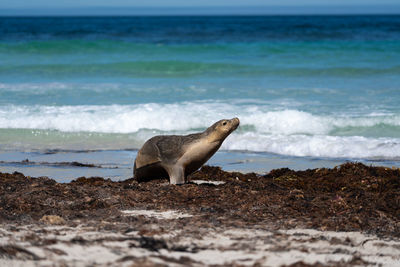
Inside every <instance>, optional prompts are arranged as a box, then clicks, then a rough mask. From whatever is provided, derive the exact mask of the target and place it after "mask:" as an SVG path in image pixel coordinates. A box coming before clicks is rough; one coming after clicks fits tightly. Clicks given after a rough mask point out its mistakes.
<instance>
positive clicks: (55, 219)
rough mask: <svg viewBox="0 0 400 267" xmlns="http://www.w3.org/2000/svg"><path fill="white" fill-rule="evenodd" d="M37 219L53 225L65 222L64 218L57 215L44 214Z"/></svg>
mask: <svg viewBox="0 0 400 267" xmlns="http://www.w3.org/2000/svg"><path fill="white" fill-rule="evenodd" d="M39 221H40V222H42V223H45V224H53V225H61V224H65V220H64V219H63V218H61V217H60V216H57V215H44V216H43V217H42V218H41V219H40V220H39Z"/></svg>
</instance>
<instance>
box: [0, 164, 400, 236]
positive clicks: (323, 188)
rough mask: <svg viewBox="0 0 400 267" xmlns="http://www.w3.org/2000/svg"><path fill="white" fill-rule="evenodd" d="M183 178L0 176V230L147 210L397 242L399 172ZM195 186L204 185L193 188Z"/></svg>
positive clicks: (218, 173)
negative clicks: (174, 181)
mask: <svg viewBox="0 0 400 267" xmlns="http://www.w3.org/2000/svg"><path fill="white" fill-rule="evenodd" d="M188 179H189V183H187V184H185V185H181V186H172V185H169V184H168V181H166V180H153V181H150V182H146V183H138V182H136V181H135V180H134V179H128V180H125V181H121V182H114V181H111V180H109V179H104V178H101V177H92V178H85V177H80V178H78V179H76V180H74V181H72V182H70V183H57V182H55V181H54V180H52V179H50V178H47V177H39V178H32V177H27V176H24V175H23V174H21V173H17V172H15V173H13V174H7V173H0V192H1V194H0V223H9V222H15V223H17V222H18V223H20V224H27V223H33V222H38V221H39V220H40V219H41V218H43V216H45V215H57V216H60V217H61V218H63V219H64V220H65V221H66V222H67V223H68V222H70V221H73V220H76V219H79V220H80V221H82V220H83V221H84V220H102V221H109V222H112V221H118V222H121V221H122V222H123V221H126V220H133V219H132V217H126V216H123V215H121V212H120V211H121V210H127V209H151V210H160V211H165V210H178V211H181V212H186V213H190V214H193V215H197V216H194V217H192V218H190V219H188V220H184V221H185V222H186V223H190V224H194V225H199V226H202V227H212V226H215V225H218V226H221V225H223V226H232V225H235V226H238V225H239V226H240V225H259V224H268V225H271V227H273V228H276V229H285V228H294V227H302V228H313V229H320V230H334V231H364V232H366V233H372V234H377V235H380V236H392V237H400V170H399V169H396V168H393V169H390V168H385V167H371V166H366V165H363V164H361V163H346V164H343V165H340V166H337V167H335V168H333V169H327V168H321V169H310V170H305V171H293V170H290V169H287V168H283V169H277V170H272V171H271V172H270V173H268V174H266V175H259V174H255V173H249V174H243V173H239V172H225V171H223V170H221V169H220V168H219V167H210V166H204V167H202V168H201V169H200V170H199V171H197V172H195V173H194V174H192V175H191V176H189V178H188ZM196 180H203V181H210V182H203V183H202V184H196V183H194V181H196ZM190 181H193V182H190ZM211 181H222V182H223V183H219V184H213V183H212V182H211ZM139 219H140V218H139ZM139 219H138V218H136V219H135V220H139ZM136 223H140V221H136Z"/></svg>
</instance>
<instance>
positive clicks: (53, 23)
mask: <svg viewBox="0 0 400 267" xmlns="http://www.w3.org/2000/svg"><path fill="white" fill-rule="evenodd" d="M399 29H400V16H326V17H324V16H282V17H280V16H270V17H268V16H265V17H227V16H226V17H212V16H211V17H57V18H40V17H37V18H12V17H8V18H6V17H3V18H0V151H1V152H3V153H6V154H3V155H7V156H4V157H5V158H4V157H3V160H2V162H3V163H0V168H2V167H1V166H3V168H5V167H4V166H5V165H6V164H9V163H10V164H11V163H12V162H15V161H16V160H15V159H13V157H12V156H10V155H14V154H9V153H14V152H15V153H22V154H23V155H25V154H24V153H28V154H27V155H28V156H27V157H28V158H29V155H30V154H29V153H33V152H34V153H46V151H54V150H57V151H65V150H68V151H78V150H79V151H82V150H84V151H93V150H96V151H120V152H121V153H122V154H121V155H123V154H124V152H123V151H131V150H132V151H135V149H138V148H140V146H141V145H142V144H143V142H144V141H145V140H146V139H148V138H150V137H151V136H153V135H156V134H187V133H192V132H196V131H202V130H204V129H205V128H206V127H208V126H209V125H211V124H212V123H213V122H215V121H217V120H219V119H221V118H232V117H239V118H240V120H241V126H240V128H239V129H238V130H237V131H235V132H234V133H233V134H232V135H231V136H230V137H229V138H228V139H227V140H226V141H225V143H224V144H223V146H222V150H223V151H225V152H226V153H228V154H224V155H225V157H229V155H237V158H238V159H239V158H240V160H242V161H243V162H246V160H244V159H243V158H242V156H243V155H249V154H246V153H250V154H251V153H256V154H254V155H259V156H258V157H260V158H263V156H260V155H264V156H265V157H266V158H268V159H270V160H271V162H272V161H273V160H272V158H274V157H275V156H273V155H276V157H277V158H280V159H282V167H286V166H285V164H286V165H290V164H292V163H290V164H288V163H287V162H286V161H285V160H284V159H285V158H287V157H289V158H291V161H293V162H297V163H299V162H302V163H301V164H300V165H298V164H297V163H296V164H297V165H296V164H292V165H290V166H295V167H296V166H297V167H298V166H303V167H304V168H307V167H308V166H309V165H310V164H311V161H310V160H308V159H313V160H317V161H318V160H321V161H319V162H325V163H323V164H322V163H321V164H322V165H324V164H327V165H329V166H330V165H332V164H331V163H329V164H328V163H327V162H335V163H340V162H344V161H348V160H360V161H364V162H382V164H384V165H388V166H389V165H396V166H399V165H400V163H399V162H400V105H399V103H400V86H399V84H400V31H399ZM225 152H224V153H225ZM104 153H105V152H104ZM229 153H231V154H229ZM235 153H236V154H235ZM238 153H239V154H238ZM240 153H243V154H240ZM260 153H261V154H260ZM56 154H57V153H56ZM71 155H74V154H71ZM107 155H108V154H107ZM119 155H120V154H119ZM240 155H242V156H240ZM252 155H253V154H252ZM7 157H10V158H9V159H8V158H7ZM71 157H72V156H71ZM246 157H247V156H246ZM248 157H249V158H250V156H248ZM118 158H121V157H119V156H118ZM122 158H123V157H122ZM122 158H121V160H122ZM82 160H83V161H84V162H91V156H89V155H87V158H86V160H84V159H82ZM132 160H133V159H132ZM69 161H75V160H74V159H73V157H72V158H71V159H70V160H69ZM122 161H123V160H122ZM256 162H257V161H256ZM262 162H263V163H259V164H258V165H257V166H254V165H251V168H253V167H254V168H255V169H257V170H263V169H264V170H268V169H270V167H271V166H272V163H271V164H269V165H268V162H269V161H268V160H266V161H262ZM217 163H218V162H217ZM220 163H221V164H223V166H224V167H225V168H228V169H229V168H230V167H228V165H229V164H228V163H226V164H225V165H224V163H223V161H220ZM2 164H3V165H2ZM13 164H14V163H13ZM233 165H234V164H233ZM278 165H279V164H278ZM7 166H10V165H7ZM13 166H17V165H15V164H14V165H13ZM18 166H20V165H18ZM18 166H17V167H16V168H17V169H18V170H20V169H19V168H23V167H18ZM35 166H36V165H35ZM247 166H250V165H247ZM263 166H264V167H263ZM274 166H275V165H274ZM31 167H32V166H31ZM31 167H30V168H31ZM7 168H8V169H7V170H9V167H7ZM52 168H53V169H54V166H53V167H52ZM299 168H301V167H299ZM238 169H242V170H248V168H247V167H246V164H244V163H243V164H242V165H240V168H238ZM111 172H112V171H111ZM84 175H87V174H86V173H85V174H84ZM110 175H111V174H110ZM111 176H112V175H111ZM117 176H119V177H124V176H125V175H122V174H118V175H117Z"/></svg>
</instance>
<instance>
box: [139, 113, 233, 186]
mask: <svg viewBox="0 0 400 267" xmlns="http://www.w3.org/2000/svg"><path fill="white" fill-rule="evenodd" d="M239 123H240V121H239V119H238V118H233V119H231V120H220V121H217V122H216V123H214V124H213V125H211V126H210V127H209V128H207V129H206V130H205V131H204V132H201V133H195V134H189V135H158V136H154V137H152V138H150V139H149V140H147V141H146V143H144V145H143V147H142V148H141V149H140V150H139V152H138V154H137V157H136V159H135V164H134V167H133V175H134V178H135V179H136V180H137V181H139V182H141V181H148V180H151V179H156V178H161V177H165V178H167V177H169V181H170V183H171V184H183V183H185V181H186V177H187V176H188V175H189V174H191V173H193V172H194V171H196V170H197V169H199V168H200V167H201V166H202V165H203V164H204V163H206V161H207V160H208V159H209V158H211V156H212V155H214V153H215V152H217V150H218V149H219V147H220V146H221V145H222V142H223V141H224V140H225V138H226V137H227V136H228V135H229V134H230V133H231V132H233V131H234V130H236V128H237V127H238V126H239Z"/></svg>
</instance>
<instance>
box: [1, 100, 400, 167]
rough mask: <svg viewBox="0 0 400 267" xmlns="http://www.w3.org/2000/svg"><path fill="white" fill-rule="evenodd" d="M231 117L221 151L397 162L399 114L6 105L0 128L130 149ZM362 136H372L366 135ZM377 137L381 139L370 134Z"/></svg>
mask: <svg viewBox="0 0 400 267" xmlns="http://www.w3.org/2000/svg"><path fill="white" fill-rule="evenodd" d="M232 117H239V118H240V120H241V127H240V128H239V129H238V130H237V131H236V132H235V133H234V134H232V136H230V137H229V138H228V139H227V140H226V142H225V143H224V145H223V147H222V148H223V149H227V150H249V151H265V152H271V153H278V154H285V155H292V156H316V157H345V158H391V159H393V158H400V134H398V133H397V134H398V135H396V131H397V130H398V127H400V116H399V115H394V114H378V113H374V114H364V115H362V116H361V115H358V116H349V115H339V114H331V115H317V114H312V113H309V112H304V111H299V110H294V109H282V110H274V109H271V107H270V106H268V105H259V104H250V103H248V104H240V105H238V104H237V103H233V104H232V103H228V102H217V101H215V102H210V101H198V102H182V103H175V104H156V103H148V104H138V105H108V106H107V105H104V106H89V105H87V106H12V105H9V106H3V107H0V129H10V128H13V129H41V130H57V131H61V132H66V133H68V132H69V133H75V132H87V133H88V134H89V133H111V134H126V135H128V136H129V138H127V142H128V141H129V144H130V145H131V144H132V139H134V141H135V142H134V143H135V144H141V143H143V142H144V141H145V140H146V139H147V138H149V137H151V136H152V135H154V134H158V133H164V134H168V133H173V134H186V133H190V132H194V131H200V130H202V129H205V128H206V127H208V126H209V125H211V124H212V123H213V122H215V121H217V120H219V119H221V118H232ZM385 127H386V128H394V130H393V129H392V132H393V134H392V135H385V132H384V130H382V129H383V128H385ZM352 128H354V129H352ZM349 129H350V130H349ZM374 129H375V130H374ZM368 131H370V132H373V133H374V134H375V135H374V134H370V135H368V134H367V135H366V134H365V132H368ZM380 131H381V132H380ZM377 132H378V133H381V134H380V135H379V134H378V135H376V133H377ZM338 133H339V134H338ZM44 138H46V137H44ZM119 147H121V146H120V145H119ZM127 147H130V148H131V146H127Z"/></svg>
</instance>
